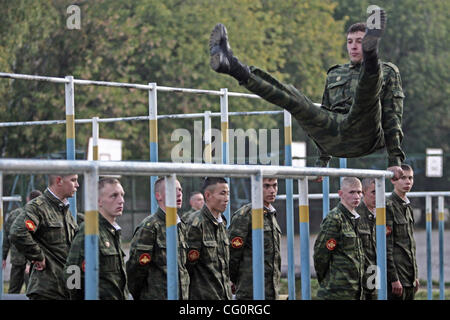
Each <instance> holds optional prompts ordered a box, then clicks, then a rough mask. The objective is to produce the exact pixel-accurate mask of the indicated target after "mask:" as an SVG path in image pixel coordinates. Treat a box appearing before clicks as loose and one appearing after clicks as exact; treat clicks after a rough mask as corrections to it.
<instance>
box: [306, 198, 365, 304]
mask: <svg viewBox="0 0 450 320" xmlns="http://www.w3.org/2000/svg"><path fill="white" fill-rule="evenodd" d="M358 220H359V219H355V218H354V216H353V214H352V213H350V211H348V210H347V208H346V207H345V206H344V205H343V204H342V203H339V204H338V206H337V207H335V208H334V209H333V210H331V211H330V213H328V215H327V216H326V218H325V219H324V220H323V221H322V223H321V224H320V231H319V234H318V235H317V238H316V241H315V243H314V256H313V257H314V267H315V269H316V273H317V280H318V281H319V285H320V288H319V290H318V292H317V297H318V298H319V299H323V300H354V299H356V300H359V299H360V298H361V294H362V279H363V273H364V249H363V246H362V243H361V239H360V237H359V235H358V229H357V223H358Z"/></svg>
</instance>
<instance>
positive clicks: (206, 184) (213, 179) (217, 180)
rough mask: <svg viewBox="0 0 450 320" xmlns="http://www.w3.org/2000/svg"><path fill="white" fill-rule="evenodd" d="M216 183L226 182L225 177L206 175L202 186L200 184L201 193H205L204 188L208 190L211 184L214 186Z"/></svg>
mask: <svg viewBox="0 0 450 320" xmlns="http://www.w3.org/2000/svg"><path fill="white" fill-rule="evenodd" d="M218 183H228V182H227V180H225V178H222V177H207V178H205V181H203V186H202V191H203V194H204V193H205V191H206V190H208V191H209V190H210V189H211V186H214V185H216V184H218Z"/></svg>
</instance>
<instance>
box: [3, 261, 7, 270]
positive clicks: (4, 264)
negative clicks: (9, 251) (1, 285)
mask: <svg viewBox="0 0 450 320" xmlns="http://www.w3.org/2000/svg"><path fill="white" fill-rule="evenodd" d="M2 268H3V269H5V268H6V260H3V261H2Z"/></svg>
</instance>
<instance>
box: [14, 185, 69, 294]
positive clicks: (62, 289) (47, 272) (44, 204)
mask: <svg viewBox="0 0 450 320" xmlns="http://www.w3.org/2000/svg"><path fill="white" fill-rule="evenodd" d="M77 228H78V226H77V224H76V222H75V221H74V219H73V218H72V215H71V214H70V211H69V206H68V205H65V204H64V203H62V202H61V201H60V200H59V199H57V198H56V197H55V196H53V195H52V194H51V193H50V191H49V190H48V189H47V190H45V192H44V194H43V195H41V196H39V197H37V198H34V199H33V200H31V201H30V202H28V203H27V204H26V205H25V211H24V212H22V213H21V214H20V215H19V216H18V217H17V219H16V220H15V221H14V223H13V225H12V227H11V233H10V240H11V242H12V244H14V245H15V246H16V248H17V250H19V252H20V253H22V254H23V255H24V256H25V258H26V259H27V260H29V261H42V260H43V259H44V258H45V265H46V267H45V269H44V270H42V271H38V270H36V269H35V268H34V267H33V268H32V269H31V273H30V280H29V283H28V287H27V293H26V294H27V296H28V297H29V298H30V299H33V298H39V299H54V300H56V299H68V298H69V292H68V290H67V287H66V283H65V281H64V276H63V268H64V264H65V263H66V259H67V254H68V253H69V249H70V244H71V243H72V240H73V238H74V236H75V232H76V230H77Z"/></svg>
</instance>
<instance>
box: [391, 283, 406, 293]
mask: <svg viewBox="0 0 450 320" xmlns="http://www.w3.org/2000/svg"><path fill="white" fill-rule="evenodd" d="M391 285H392V293H393V294H395V295H396V296H401V295H402V293H403V286H402V284H401V282H400V280H397V281H394V282H392V283H391Z"/></svg>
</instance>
